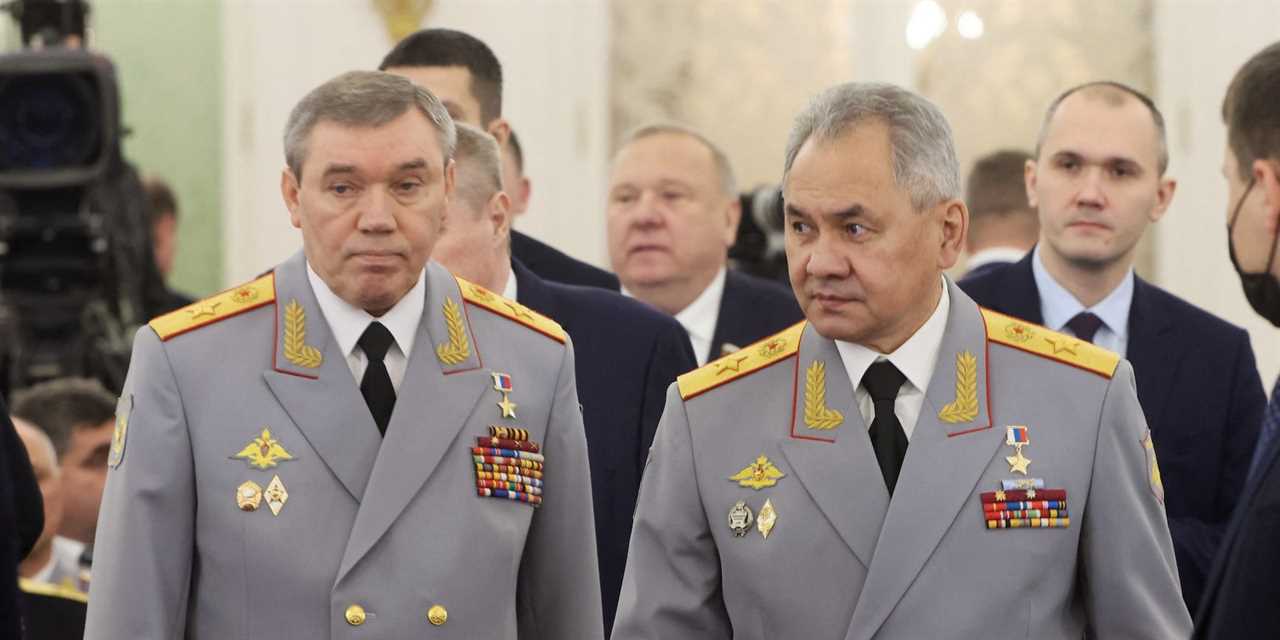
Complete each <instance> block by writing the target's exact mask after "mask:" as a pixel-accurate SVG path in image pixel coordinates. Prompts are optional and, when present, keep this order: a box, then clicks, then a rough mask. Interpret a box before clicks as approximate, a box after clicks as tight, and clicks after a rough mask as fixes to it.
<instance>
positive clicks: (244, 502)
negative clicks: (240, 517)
mask: <svg viewBox="0 0 1280 640" xmlns="http://www.w3.org/2000/svg"><path fill="white" fill-rule="evenodd" d="M260 504H262V487H261V486H259V485H258V483H256V482H254V481H252V480H248V481H246V482H244V483H243V484H241V485H240V486H239V487H236V506H237V507H239V508H240V510H241V511H257V510H258V505H260Z"/></svg>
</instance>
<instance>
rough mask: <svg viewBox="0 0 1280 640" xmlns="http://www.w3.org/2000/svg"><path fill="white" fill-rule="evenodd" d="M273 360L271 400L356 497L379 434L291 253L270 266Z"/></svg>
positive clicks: (303, 270) (361, 492)
mask: <svg viewBox="0 0 1280 640" xmlns="http://www.w3.org/2000/svg"><path fill="white" fill-rule="evenodd" d="M275 283H276V339H275V356H274V358H273V366H272V368H271V369H268V370H267V371H265V372H264V373H263V377H264V378H265V379H266V381H267V385H268V386H269V387H270V388H271V392H272V393H273V394H275V396H276V400H278V401H279V402H280V405H281V406H283V407H284V409H285V411H286V412H288V414H289V417H290V418H291V419H292V420H293V422H294V424H295V425H297V427H298V430H300V431H301V432H302V435H303V436H304V437H305V438H306V439H307V442H308V444H310V445H311V448H312V449H314V450H315V451H316V453H317V454H318V455H319V456H320V458H321V459H322V460H323V461H324V463H325V464H326V465H327V466H328V467H329V469H330V470H331V471H332V472H333V474H334V475H335V476H337V477H338V480H339V481H340V482H341V483H342V486H344V487H345V488H346V489H347V491H348V492H349V493H350V494H351V497H352V498H354V499H355V500H356V501H359V500H360V499H361V498H362V497H363V495H364V491H365V485H366V483H367V482H368V480H369V471H370V470H371V469H372V468H373V462H374V459H375V458H376V457H377V455H378V447H379V445H381V443H382V441H381V438H380V437H379V435H378V428H377V426H375V425H374V423H373V417H372V416H371V415H370V414H369V410H368V408H367V407H366V405H365V403H364V398H363V397H361V395H360V390H359V388H358V386H357V384H356V382H355V378H353V377H352V375H351V369H350V367H349V366H348V365H347V360H346V354H343V353H341V352H340V350H339V347H338V343H337V341H335V340H334V339H333V335H332V333H331V332H330V330H329V325H328V323H326V322H325V319H324V316H323V314H322V313H321V311H320V307H319V305H318V304H317V303H316V298H315V294H314V293H313V292H312V291H311V284H310V283H309V282H308V281H307V274H306V262H305V259H304V258H303V255H302V253H298V254H296V255H295V256H294V257H292V258H290V259H289V260H288V261H287V262H285V263H284V264H282V265H280V267H279V268H277V269H276V278H275Z"/></svg>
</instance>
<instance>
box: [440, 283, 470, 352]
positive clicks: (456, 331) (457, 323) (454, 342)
mask: <svg viewBox="0 0 1280 640" xmlns="http://www.w3.org/2000/svg"><path fill="white" fill-rule="evenodd" d="M444 324H445V328H446V329H447V330H448V332H449V341H448V342H442V343H440V344H438V345H436V357H437V358H439V359H440V362H443V363H444V364H448V365H454V364H458V363H459V362H462V361H464V360H466V359H467V358H469V357H471V342H470V341H469V340H467V326H466V325H465V324H463V322H462V311H460V310H459V309H458V305H457V304H455V303H454V302H453V300H452V299H451V298H445V300H444Z"/></svg>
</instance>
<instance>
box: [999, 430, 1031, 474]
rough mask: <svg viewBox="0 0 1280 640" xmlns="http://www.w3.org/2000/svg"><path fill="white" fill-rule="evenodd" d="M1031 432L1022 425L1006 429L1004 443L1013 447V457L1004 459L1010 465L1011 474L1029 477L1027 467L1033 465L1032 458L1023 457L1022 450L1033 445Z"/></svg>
mask: <svg viewBox="0 0 1280 640" xmlns="http://www.w3.org/2000/svg"><path fill="white" fill-rule="evenodd" d="M1029 431H1030V430H1029V429H1027V427H1025V426H1021V425H1014V426H1010V427H1006V431H1005V441H1004V443H1005V444H1006V445H1008V446H1011V447H1013V455H1011V456H1005V458H1004V459H1005V461H1006V462H1008V463H1009V472H1010V473H1021V474H1022V475H1024V476H1025V475H1027V467H1028V466H1030V464H1031V458H1028V457H1026V456H1024V455H1022V448H1023V447H1025V446H1027V445H1028V444H1030V443H1031V436H1030V433H1029Z"/></svg>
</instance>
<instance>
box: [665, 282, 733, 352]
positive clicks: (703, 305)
mask: <svg viewBox="0 0 1280 640" xmlns="http://www.w3.org/2000/svg"><path fill="white" fill-rule="evenodd" d="M725 273H726V272H725V268H724V267H720V270H719V271H717V272H716V277H714V278H712V279H711V284H709V285H707V288H706V289H703V290H702V293H700V294H698V297H697V298H694V299H693V302H690V303H689V306H687V307H685V308H684V309H682V310H681V311H680V313H677V314H676V320H677V321H678V322H679V323H680V324H682V325H684V328H685V331H688V332H689V336H690V337H691V338H696V339H698V340H700V341H705V342H706V343H707V344H708V345H710V343H711V339H712V338H714V337H715V333H716V320H717V319H718V318H719V317H720V298H722V297H723V296H724V280H725Z"/></svg>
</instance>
